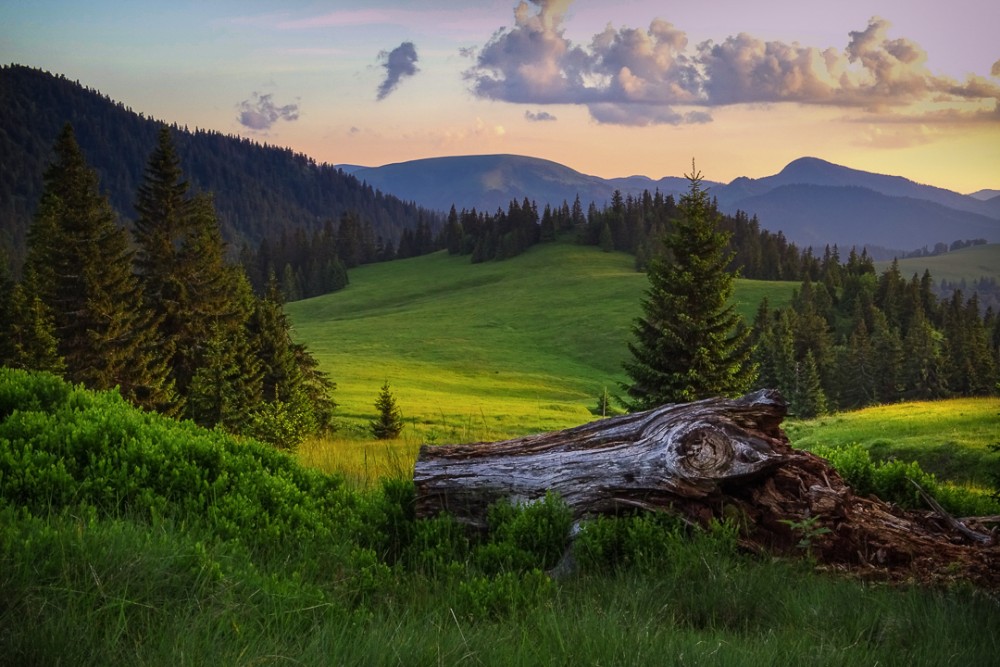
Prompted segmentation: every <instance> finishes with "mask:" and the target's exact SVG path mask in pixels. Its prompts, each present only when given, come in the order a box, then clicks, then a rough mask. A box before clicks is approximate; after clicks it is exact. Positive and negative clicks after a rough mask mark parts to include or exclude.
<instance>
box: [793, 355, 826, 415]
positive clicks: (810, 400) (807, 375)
mask: <svg viewBox="0 0 1000 667" xmlns="http://www.w3.org/2000/svg"><path fill="white" fill-rule="evenodd" d="M796 371H797V372H796V377H795V380H796V381H795V389H794V391H793V392H792V395H791V396H790V397H789V404H790V405H789V412H790V413H791V414H793V415H795V416H796V417H800V418H802V419H812V418H813V417H818V416H819V415H822V414H826V411H827V403H826V394H825V393H824V392H823V387H822V385H821V383H820V379H819V370H818V369H817V367H816V360H815V359H814V358H813V355H812V351H809V352H806V357H805V360H803V361H802V362H800V363H799V364H798V366H797V369H796Z"/></svg>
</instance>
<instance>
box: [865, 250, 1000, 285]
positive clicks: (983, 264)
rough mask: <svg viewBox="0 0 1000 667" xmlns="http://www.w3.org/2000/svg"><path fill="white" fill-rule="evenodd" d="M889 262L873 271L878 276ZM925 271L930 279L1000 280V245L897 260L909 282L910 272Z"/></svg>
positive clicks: (921, 273)
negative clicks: (877, 273)
mask: <svg viewBox="0 0 1000 667" xmlns="http://www.w3.org/2000/svg"><path fill="white" fill-rule="evenodd" d="M891 263H892V262H876V263H875V268H876V269H877V270H878V271H879V272H880V273H881V272H882V271H884V270H886V269H887V268H889V265H890V264H891ZM924 270H929V271H930V272H931V276H933V278H934V280H947V281H949V282H959V281H960V280H963V279H964V280H966V281H968V282H972V281H973V280H978V279H979V278H984V277H985V278H996V279H997V280H1000V243H990V244H987V245H977V246H971V247H969V248H962V249H961V250H955V251H952V252H947V253H945V254H943V255H935V256H934V257H911V258H908V259H901V260H899V271H900V273H902V274H903V277H905V278H907V279H909V277H910V276H912V275H913V274H914V273H915V274H917V275H918V276H919V275H923V273H924Z"/></svg>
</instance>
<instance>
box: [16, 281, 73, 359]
mask: <svg viewBox="0 0 1000 667" xmlns="http://www.w3.org/2000/svg"><path fill="white" fill-rule="evenodd" d="M8 308H9V309H8V312H7V318H8V319H7V321H6V325H5V326H4V327H3V330H2V331H0V334H2V335H3V338H4V340H3V341H2V345H3V350H4V358H3V359H0V365H4V366H10V367H11V368H23V369H25V370H36V371H49V372H51V373H55V374H57V375H61V374H62V373H63V372H65V370H66V362H65V361H64V360H63V358H62V357H61V356H60V355H59V341H58V340H57V339H56V335H55V329H56V327H55V318H54V317H53V316H52V312H51V311H50V310H49V308H48V306H46V305H45V303H43V302H42V300H41V298H40V297H39V296H38V294H37V292H36V289H35V278H34V275H33V272H32V271H31V268H30V267H26V268H25V276H24V279H23V280H22V281H21V282H20V283H19V284H17V285H14V289H13V291H12V294H11V298H10V303H9V306H8Z"/></svg>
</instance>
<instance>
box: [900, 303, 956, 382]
mask: <svg viewBox="0 0 1000 667" xmlns="http://www.w3.org/2000/svg"><path fill="white" fill-rule="evenodd" d="M940 339H941V336H940V334H939V333H938V332H937V331H935V330H934V328H933V327H932V326H931V324H930V322H928V321H927V318H926V317H924V312H923V309H919V308H918V309H917V310H916V312H915V314H914V317H913V319H912V321H911V322H910V330H909V332H908V333H907V334H906V340H905V341H904V342H903V348H904V350H905V355H904V357H903V366H902V369H901V377H900V383H901V384H902V386H903V394H902V398H904V399H908V400H914V401H926V400H931V399H935V398H942V397H944V396H947V395H948V385H947V380H946V373H945V368H944V358H943V356H942V354H941V340H940Z"/></svg>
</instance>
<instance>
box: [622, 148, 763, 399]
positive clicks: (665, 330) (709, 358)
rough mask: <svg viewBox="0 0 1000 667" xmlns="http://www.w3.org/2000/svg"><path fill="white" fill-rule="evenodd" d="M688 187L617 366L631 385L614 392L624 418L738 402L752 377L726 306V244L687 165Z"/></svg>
mask: <svg viewBox="0 0 1000 667" xmlns="http://www.w3.org/2000/svg"><path fill="white" fill-rule="evenodd" d="M688 180H689V182H690V189H689V191H688V193H687V194H685V195H684V196H682V197H681V202H680V205H679V207H678V211H679V214H680V217H679V218H678V219H677V220H676V221H675V224H674V226H673V229H672V231H671V233H670V234H668V235H667V237H666V239H665V240H664V246H665V248H666V250H667V251H668V252H669V256H663V255H661V256H658V257H654V258H653V259H652V260H651V261H650V262H649V266H648V268H647V272H646V275H647V277H648V278H649V289H648V290H647V291H646V293H645V298H644V299H643V301H642V303H641V306H642V311H643V315H642V316H641V317H639V318H637V319H636V320H635V322H634V324H633V327H632V333H633V336H634V339H635V340H634V341H631V342H629V343H628V349H629V352H630V353H631V359H629V360H628V361H626V362H625V363H624V369H625V371H626V373H627V374H628V375H629V377H630V378H631V382H630V383H627V384H622V385H621V386H622V388H623V389H624V390H625V392H626V394H627V397H625V398H624V399H623V401H622V402H623V403H624V404H625V405H626V406H627V407H628V408H629V409H630V410H643V409H649V408H652V407H655V406H657V405H660V404H662V403H671V402H679V401H692V400H697V399H700V398H706V397H710V396H717V395H730V396H731V395H736V394H740V393H742V392H744V391H746V390H747V389H748V388H749V387H750V385H751V383H752V382H753V380H754V377H755V375H756V369H755V368H754V366H753V364H752V363H751V361H750V354H751V347H750V341H749V336H750V329H749V328H748V327H747V326H746V325H745V324H744V323H743V321H742V319H741V317H740V316H739V314H738V313H736V312H735V310H734V308H733V306H732V305H731V304H730V303H728V301H729V298H730V296H731V295H732V293H733V280H734V276H733V274H731V273H729V271H728V270H727V266H728V264H729V262H730V260H731V259H732V253H730V252H727V250H726V248H727V242H728V238H729V236H728V234H725V233H723V232H722V231H720V230H719V228H718V221H719V214H718V212H717V211H716V209H715V207H714V206H713V205H712V204H711V202H710V201H709V198H708V193H707V192H706V191H705V190H704V189H703V188H702V177H701V174H700V173H698V172H695V171H694V169H693V165H692V173H691V174H690V175H689V176H688Z"/></svg>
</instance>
